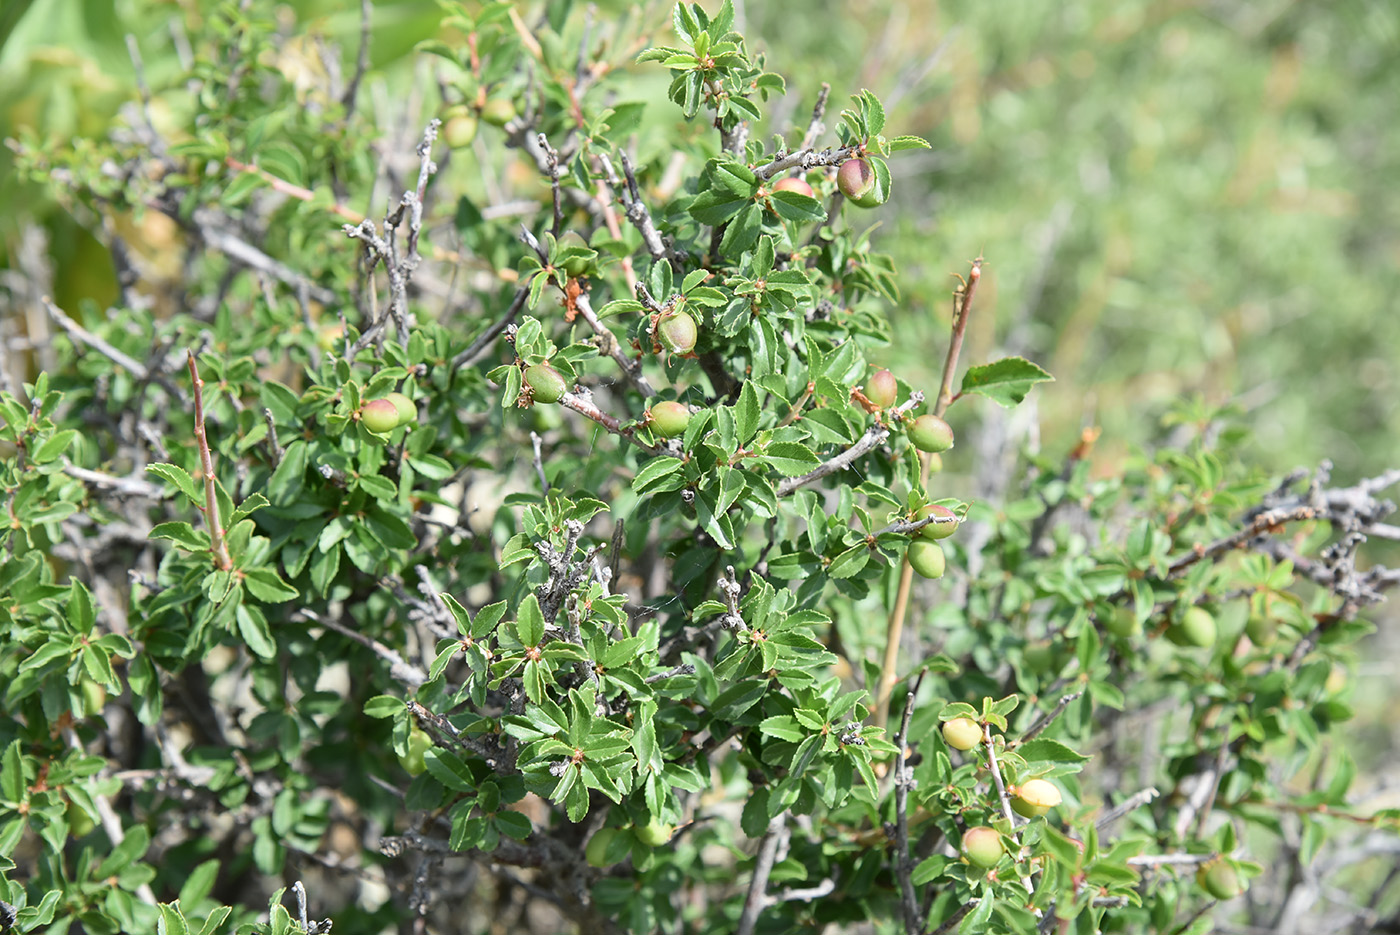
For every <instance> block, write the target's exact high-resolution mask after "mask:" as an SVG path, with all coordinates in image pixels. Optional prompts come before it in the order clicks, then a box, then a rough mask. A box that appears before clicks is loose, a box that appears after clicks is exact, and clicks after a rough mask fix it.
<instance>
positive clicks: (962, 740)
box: [943, 717, 982, 750]
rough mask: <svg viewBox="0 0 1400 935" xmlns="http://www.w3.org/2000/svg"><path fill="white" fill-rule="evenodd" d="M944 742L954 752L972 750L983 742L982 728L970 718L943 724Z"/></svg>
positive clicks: (954, 719) (957, 718)
mask: <svg viewBox="0 0 1400 935" xmlns="http://www.w3.org/2000/svg"><path fill="white" fill-rule="evenodd" d="M943 740H944V741H945V742H947V744H948V746H950V747H952V748H953V749H954V750H971V749H972V748H973V747H975V746H977V745H978V744H979V743H981V742H982V728H981V726H980V725H979V724H978V723H977V722H976V721H974V720H973V719H972V718H970V717H955V718H953V719H952V720H951V721H944V722H943Z"/></svg>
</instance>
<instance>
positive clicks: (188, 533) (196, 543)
mask: <svg viewBox="0 0 1400 935" xmlns="http://www.w3.org/2000/svg"><path fill="white" fill-rule="evenodd" d="M150 538H152V539H169V540H170V541H171V542H174V543H175V544H176V545H178V546H179V547H180V548H182V549H184V550H185V551H187V552H207V551H209V534H208V533H207V532H205V531H204V530H202V529H195V528H194V527H193V526H191V525H190V524H189V523H161V524H160V525H159V526H156V527H155V528H154V529H152V530H151V532H150Z"/></svg>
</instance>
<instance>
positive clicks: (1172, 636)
mask: <svg viewBox="0 0 1400 935" xmlns="http://www.w3.org/2000/svg"><path fill="white" fill-rule="evenodd" d="M1167 639H1169V640H1171V641H1172V642H1173V643H1175V644H1176V645H1178V646H1196V647H1200V648H1202V649H1205V648H1206V647H1210V646H1214V645H1215V618H1214V617H1213V616H1211V613H1210V611H1208V610H1206V609H1205V608H1204V607H1188V608H1186V612H1185V613H1184V614H1182V615H1181V619H1180V620H1178V621H1177V622H1176V623H1174V624H1172V625H1171V626H1170V627H1168V628H1167Z"/></svg>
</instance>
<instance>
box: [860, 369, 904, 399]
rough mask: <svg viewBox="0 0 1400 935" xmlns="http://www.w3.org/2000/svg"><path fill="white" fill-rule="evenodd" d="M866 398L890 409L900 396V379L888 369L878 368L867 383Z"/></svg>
mask: <svg viewBox="0 0 1400 935" xmlns="http://www.w3.org/2000/svg"><path fill="white" fill-rule="evenodd" d="M865 398H866V399H868V400H870V401H871V402H872V403H873V404H875V405H876V406H879V407H880V408H881V409H888V408H890V407H891V406H893V405H894V401H895V400H896V399H898V398H899V381H897V380H896V379H895V378H894V374H892V373H890V372H889V371H888V370H877V371H875V375H874V376H873V377H871V378H870V382H869V383H867V384H866V385H865Z"/></svg>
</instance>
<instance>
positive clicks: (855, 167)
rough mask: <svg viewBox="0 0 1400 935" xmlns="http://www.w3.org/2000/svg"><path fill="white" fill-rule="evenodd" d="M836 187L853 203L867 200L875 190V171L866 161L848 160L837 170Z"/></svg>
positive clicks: (858, 159)
mask: <svg viewBox="0 0 1400 935" xmlns="http://www.w3.org/2000/svg"><path fill="white" fill-rule="evenodd" d="M836 187H837V188H839V189H841V194H843V195H845V196H846V197H847V198H849V199H851V200H852V201H858V200H859V199H861V198H865V197H867V196H868V195H869V194H870V193H871V192H872V191H874V189H875V170H874V169H873V168H872V167H871V165H870V163H868V162H866V161H865V160H864V159H860V158H856V159H847V160H846V161H845V162H843V163H841V168H840V169H837V170H836Z"/></svg>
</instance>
